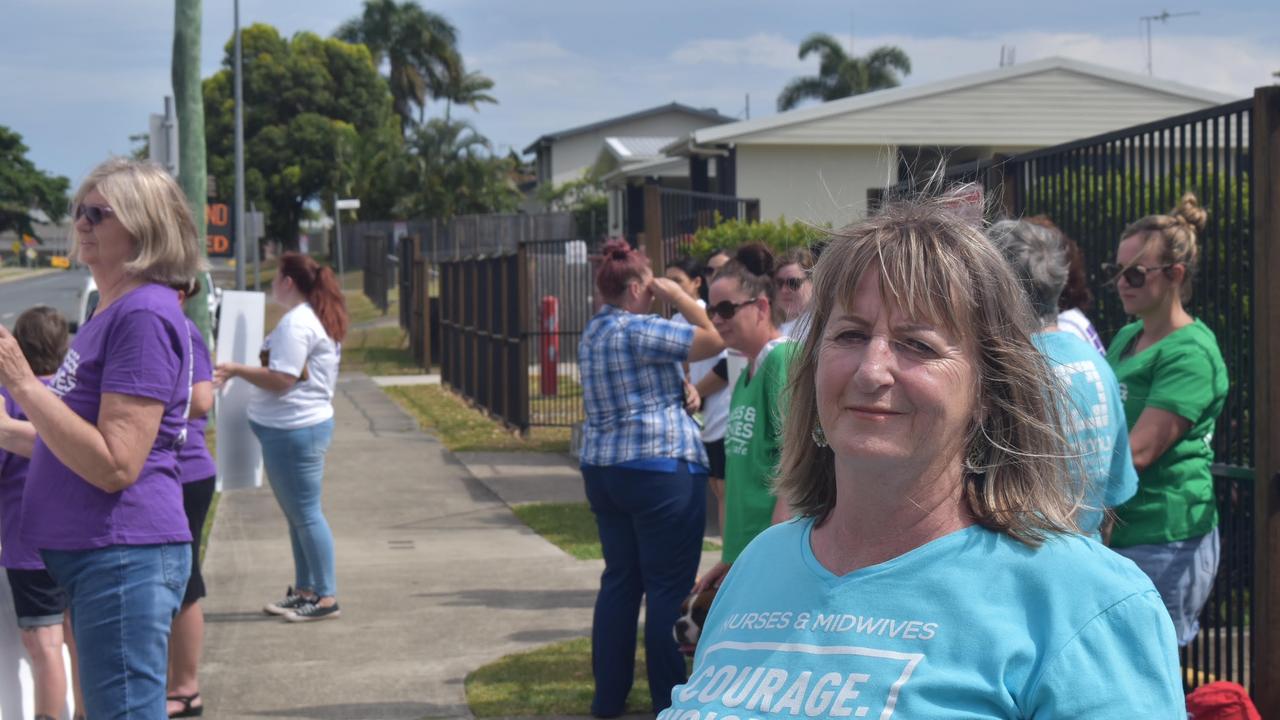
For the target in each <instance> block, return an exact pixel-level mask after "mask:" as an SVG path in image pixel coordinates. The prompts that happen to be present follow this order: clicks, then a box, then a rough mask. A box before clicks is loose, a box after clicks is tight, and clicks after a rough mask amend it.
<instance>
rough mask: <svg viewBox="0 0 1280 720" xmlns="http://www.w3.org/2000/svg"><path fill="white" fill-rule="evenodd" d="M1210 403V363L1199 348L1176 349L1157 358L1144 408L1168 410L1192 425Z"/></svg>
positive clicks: (1212, 389) (1205, 354)
mask: <svg viewBox="0 0 1280 720" xmlns="http://www.w3.org/2000/svg"><path fill="white" fill-rule="evenodd" d="M1213 401H1214V384H1213V363H1212V362H1211V361H1210V360H1209V357H1208V353H1206V352H1205V351H1204V349H1203V348H1201V347H1191V346H1187V345H1179V346H1177V347H1176V349H1175V348H1169V349H1166V351H1164V352H1162V353H1161V354H1160V358H1159V360H1158V361H1157V365H1156V367H1155V372H1154V374H1153V378H1152V383H1151V391H1150V392H1149V393H1148V394H1147V407H1154V408H1160V409H1161V410H1168V411H1169V412H1171V413H1173V414H1175V415H1179V416H1181V417H1184V418H1186V419H1187V420H1188V421H1189V422H1190V423H1191V424H1192V425H1195V424H1196V423H1197V422H1199V421H1200V417H1201V416H1202V415H1203V414H1204V411H1205V410H1206V409H1208V408H1209V406H1210V405H1212V404H1213Z"/></svg>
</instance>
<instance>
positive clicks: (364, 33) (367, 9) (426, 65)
mask: <svg viewBox="0 0 1280 720" xmlns="http://www.w3.org/2000/svg"><path fill="white" fill-rule="evenodd" d="M334 37H337V38H338V39H340V40H345V41H347V42H350V43H363V44H364V45H365V46H367V47H368V48H369V52H370V53H371V54H372V55H373V62H374V65H376V66H378V67H381V66H382V61H383V60H384V59H385V60H388V61H390V64H391V75H390V78H389V80H390V84H391V95H392V98H393V101H392V106H393V107H394V109H395V112H396V114H397V115H399V116H400V130H401V132H407V131H408V129H409V126H410V125H412V124H413V109H414V107H415V106H416V107H417V108H418V109H419V112H421V110H422V109H423V108H425V107H426V104H427V98H429V97H432V98H435V97H440V96H441V93H443V91H444V88H445V86H446V85H447V83H448V78H449V77H450V76H451V75H453V74H455V73H460V72H461V68H460V66H461V57H460V56H459V55H458V51H457V45H458V31H457V29H456V28H455V27H454V26H453V25H452V24H451V23H450V22H449V21H448V20H446V19H445V18H444V16H442V15H439V14H437V13H433V12H430V11H428V10H423V9H422V7H421V6H419V5H418V4H417V3H416V2H413V0H405V1H404V2H396V0H365V3H364V12H363V13H362V14H361V15H360V17H357V18H352V19H350V20H348V21H346V22H345V23H343V24H342V26H341V27H339V28H338V30H337V32H335V33H334Z"/></svg>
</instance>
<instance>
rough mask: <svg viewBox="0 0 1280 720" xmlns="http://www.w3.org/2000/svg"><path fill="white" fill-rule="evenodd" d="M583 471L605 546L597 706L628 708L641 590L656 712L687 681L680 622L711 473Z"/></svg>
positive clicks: (594, 648)
mask: <svg viewBox="0 0 1280 720" xmlns="http://www.w3.org/2000/svg"><path fill="white" fill-rule="evenodd" d="M582 475H583V479H584V480H585V481H586V491H587V500H588V501H589V502H590V503H591V511H592V512H593V513H594V514H595V517H596V526H597V528H598V529H599V531H600V546H601V550H602V551H603V552H604V574H603V575H602V576H601V577H600V593H599V595H597V596H596V607H595V615H594V619H593V622H592V625H591V670H592V674H593V675H594V677H595V682H596V688H595V697H594V699H593V700H592V702H591V712H592V714H594V715H597V716H601V717H610V716H614V715H618V714H620V713H621V712H622V711H623V710H624V709H625V706H626V702H627V694H628V693H629V692H630V691H631V680H632V678H633V677H634V676H635V675H634V672H635V661H636V625H637V622H638V620H639V614H640V597H641V596H642V595H643V596H644V598H645V623H644V648H645V662H646V663H647V667H646V670H647V671H648V676H649V699H650V701H651V702H652V703H653V711H654V712H655V713H657V712H660V711H661V710H663V709H665V708H666V707H668V706H669V705H670V704H671V689H672V688H673V687H675V686H676V685H679V684H681V683H683V682H685V681H686V680H687V679H688V678H687V676H686V673H685V662H684V656H683V655H681V654H680V648H679V646H677V645H676V638H675V624H676V620H677V619H678V618H679V616H680V603H681V602H682V601H683V600H684V598H685V596H687V595H688V594H689V591H690V590H692V589H693V583H694V580H695V579H696V578H697V574H698V560H700V559H701V557H702V531H703V529H704V526H705V524H706V515H707V476H706V475H704V474H697V475H694V474H691V473H690V472H689V466H688V464H687V463H683V462H682V463H680V464H679V466H678V468H677V470H676V472H651V471H646V470H633V469H627V468H619V467H597V466H583V468H582Z"/></svg>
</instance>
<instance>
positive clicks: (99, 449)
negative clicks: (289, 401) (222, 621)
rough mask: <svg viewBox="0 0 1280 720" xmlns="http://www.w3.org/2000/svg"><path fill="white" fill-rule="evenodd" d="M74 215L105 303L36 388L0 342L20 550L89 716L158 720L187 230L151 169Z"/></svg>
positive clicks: (9, 338)
mask: <svg viewBox="0 0 1280 720" xmlns="http://www.w3.org/2000/svg"><path fill="white" fill-rule="evenodd" d="M72 206H73V207H74V208H75V232H74V233H73V234H72V239H73V250H72V252H73V254H74V255H76V256H77V258H78V259H79V261H80V262H81V263H83V264H85V265H87V266H88V267H89V269H90V271H91V272H92V273H93V278H94V281H95V282H96V283H97V285H98V288H99V292H100V293H101V299H100V301H99V303H98V307H97V310H96V311H95V313H94V315H93V317H92V318H90V319H89V321H88V322H86V323H85V324H84V325H83V326H82V327H81V328H80V332H79V333H78V334H77V335H76V338H75V340H74V341H72V343H71V348H70V350H68V352H67V357H66V359H65V360H63V363H62V366H61V367H60V368H59V369H58V372H57V373H56V374H55V375H54V378H53V381H52V382H51V383H50V385H49V386H48V387H46V386H45V385H44V384H43V383H41V382H40V380H39V378H37V377H36V376H35V375H34V374H33V373H32V372H31V368H30V366H29V365H28V364H27V361H26V360H25V359H24V358H23V356H22V351H21V349H20V348H19V347H18V344H17V342H16V341H14V339H13V335H11V334H10V333H9V332H8V331H7V330H4V329H0V385H3V386H4V387H5V389H7V390H8V391H9V392H10V393H11V394H12V395H13V398H14V400H16V401H17V402H18V404H19V405H20V406H21V407H22V409H23V410H25V411H26V413H27V417H28V418H29V419H30V423H31V428H32V429H33V431H34V434H35V438H34V446H33V448H32V454H31V466H30V471H29V475H28V481H27V485H26V490H25V492H24V494H23V499H22V533H23V539H24V541H26V542H27V543H29V544H30V545H32V546H34V547H37V548H39V549H40V551H41V557H42V558H43V559H44V563H45V566H46V567H48V568H49V572H50V574H52V575H53V577H54V579H55V580H57V581H58V584H59V585H60V586H62V588H63V589H64V590H65V591H66V593H67V598H68V600H69V603H70V606H71V625H72V631H73V634H74V635H75V639H76V644H77V646H79V649H80V676H81V683H82V686H83V690H84V700H85V709H86V710H87V714H88V716H89V717H91V718H94V720H107V718H133V719H135V720H136V719H138V718H148V719H149V718H157V719H158V718H166V717H167V713H166V711H165V683H166V672H167V665H168V645H169V625H170V623H171V621H172V620H173V616H174V614H175V613H177V611H178V608H179V606H180V604H181V601H182V594H183V591H184V590H185V589H186V584H187V576H188V574H189V573H190V571H191V546H190V542H191V531H190V529H189V528H188V526H187V518H186V515H185V513H184V512H183V509H182V487H181V485H180V476H179V470H178V458H177V448H178V447H180V446H181V444H182V443H183V442H184V440H185V437H186V434H187V411H188V403H189V401H190V397H191V380H192V364H191V360H190V358H191V356H192V345H193V338H192V336H191V333H190V332H188V329H187V323H186V318H185V317H184V316H183V314H182V310H181V308H179V307H178V304H177V303H175V302H174V299H173V291H172V290H170V289H169V288H168V287H166V286H167V285H168V284H170V283H175V282H183V281H187V280H189V279H191V278H192V277H195V275H196V274H197V272H199V271H200V269H201V265H202V261H201V258H200V252H199V247H198V245H197V235H196V228H195V223H194V222H193V221H192V219H191V213H190V211H189V210H188V209H187V201H186V197H185V196H184V195H183V193H182V190H181V188H179V187H178V185H177V183H175V182H174V181H173V179H172V178H171V177H169V175H168V174H167V173H165V171H164V170H163V169H161V168H160V167H159V166H157V165H154V164H151V163H141V162H136V161H130V160H124V159H112V160H108V161H106V162H104V163H102V164H101V165H99V166H98V167H97V168H95V169H94V170H93V172H91V173H90V174H89V177H88V178H87V179H86V180H85V181H84V183H83V184H82V185H81V186H80V189H79V190H78V191H77V192H76V194H75V198H74V202H73V204H72ZM4 420H5V418H0V422H3V421H4ZM28 441H30V438H28Z"/></svg>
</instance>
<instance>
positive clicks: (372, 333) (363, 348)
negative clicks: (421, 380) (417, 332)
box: [340, 326, 425, 375]
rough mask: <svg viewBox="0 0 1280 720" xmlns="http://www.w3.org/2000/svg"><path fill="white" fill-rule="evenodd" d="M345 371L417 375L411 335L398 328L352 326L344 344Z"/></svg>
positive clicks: (419, 369) (343, 367)
mask: <svg viewBox="0 0 1280 720" xmlns="http://www.w3.org/2000/svg"><path fill="white" fill-rule="evenodd" d="M340 369H341V371H342V372H362V373H365V374H367V375H417V374H419V373H423V372H425V370H423V369H422V368H420V367H418V363H416V362H414V359H413V350H412V348H410V347H409V334H408V333H406V332H405V331H404V330H401V329H400V328H398V327H395V326H392V327H371V328H352V329H351V330H349V331H348V332H347V338H346V340H344V341H343V343H342V366H341V368H340Z"/></svg>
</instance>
